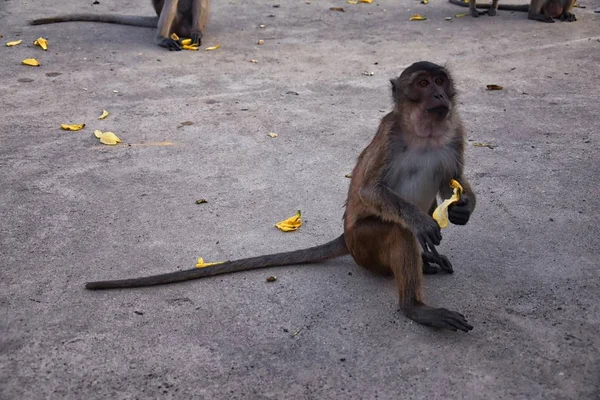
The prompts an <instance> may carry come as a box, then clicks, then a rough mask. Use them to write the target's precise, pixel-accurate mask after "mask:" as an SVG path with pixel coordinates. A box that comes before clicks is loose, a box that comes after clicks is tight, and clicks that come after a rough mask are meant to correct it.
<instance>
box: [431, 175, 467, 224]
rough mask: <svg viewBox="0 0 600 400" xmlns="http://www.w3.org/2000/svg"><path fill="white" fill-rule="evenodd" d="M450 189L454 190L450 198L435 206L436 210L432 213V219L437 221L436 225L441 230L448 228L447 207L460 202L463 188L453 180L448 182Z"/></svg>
mask: <svg viewBox="0 0 600 400" xmlns="http://www.w3.org/2000/svg"><path fill="white" fill-rule="evenodd" d="M450 187H451V188H453V189H454V192H453V194H452V196H450V198H449V199H446V200H444V201H443V202H442V204H440V205H439V206H437V208H436V209H435V210H434V211H433V219H435V220H436V221H437V223H438V225H439V226H440V228H442V229H444V228H447V227H448V206H450V204H452V203H456V202H457V201H458V200H460V196H461V195H462V192H463V187H462V186H461V185H460V183H458V182H457V181H455V180H454V179H452V180H451V181H450Z"/></svg>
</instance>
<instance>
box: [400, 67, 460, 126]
mask: <svg viewBox="0 0 600 400" xmlns="http://www.w3.org/2000/svg"><path fill="white" fill-rule="evenodd" d="M390 82H391V83H392V96H393V98H394V103H396V107H397V109H398V110H402V113H408V114H410V115H411V118H410V119H411V120H415V119H417V120H419V123H422V122H425V121H424V120H428V121H431V122H438V123H442V122H444V121H446V120H448V119H449V118H450V117H451V114H452V110H453V108H454V97H455V95H456V90H455V89H454V82H453V81H452V77H451V76H450V73H449V72H448V70H446V68H444V67H441V66H439V65H437V64H434V63H431V62H428V61H419V62H416V63H414V64H412V65H411V66H410V67H408V68H406V69H405V70H404V71H403V72H402V74H401V75H400V76H399V77H398V78H396V79H392V80H391V81H390ZM415 122H416V121H415Z"/></svg>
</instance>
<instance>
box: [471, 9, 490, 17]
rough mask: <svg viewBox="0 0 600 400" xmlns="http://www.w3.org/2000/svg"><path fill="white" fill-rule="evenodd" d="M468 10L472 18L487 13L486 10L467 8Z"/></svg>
mask: <svg viewBox="0 0 600 400" xmlns="http://www.w3.org/2000/svg"><path fill="white" fill-rule="evenodd" d="M469 12H470V13H471V17H473V18H477V17H479V16H480V15H483V14H486V13H487V12H486V11H477V10H475V9H473V10H471V9H469Z"/></svg>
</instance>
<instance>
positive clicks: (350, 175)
mask: <svg viewBox="0 0 600 400" xmlns="http://www.w3.org/2000/svg"><path fill="white" fill-rule="evenodd" d="M344 178H348V179H351V178H352V172H351V173H349V174H346V175H344Z"/></svg>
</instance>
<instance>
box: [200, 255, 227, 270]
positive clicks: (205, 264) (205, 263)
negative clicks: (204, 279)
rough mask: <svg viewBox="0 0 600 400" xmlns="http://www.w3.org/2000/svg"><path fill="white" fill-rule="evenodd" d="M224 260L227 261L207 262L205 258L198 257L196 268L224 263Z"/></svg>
mask: <svg viewBox="0 0 600 400" xmlns="http://www.w3.org/2000/svg"><path fill="white" fill-rule="evenodd" d="M224 262H225V261H219V262H211V263H207V262H204V258H202V257H198V261H197V262H196V268H204V267H210V266H211V265H218V264H223V263H224Z"/></svg>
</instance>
